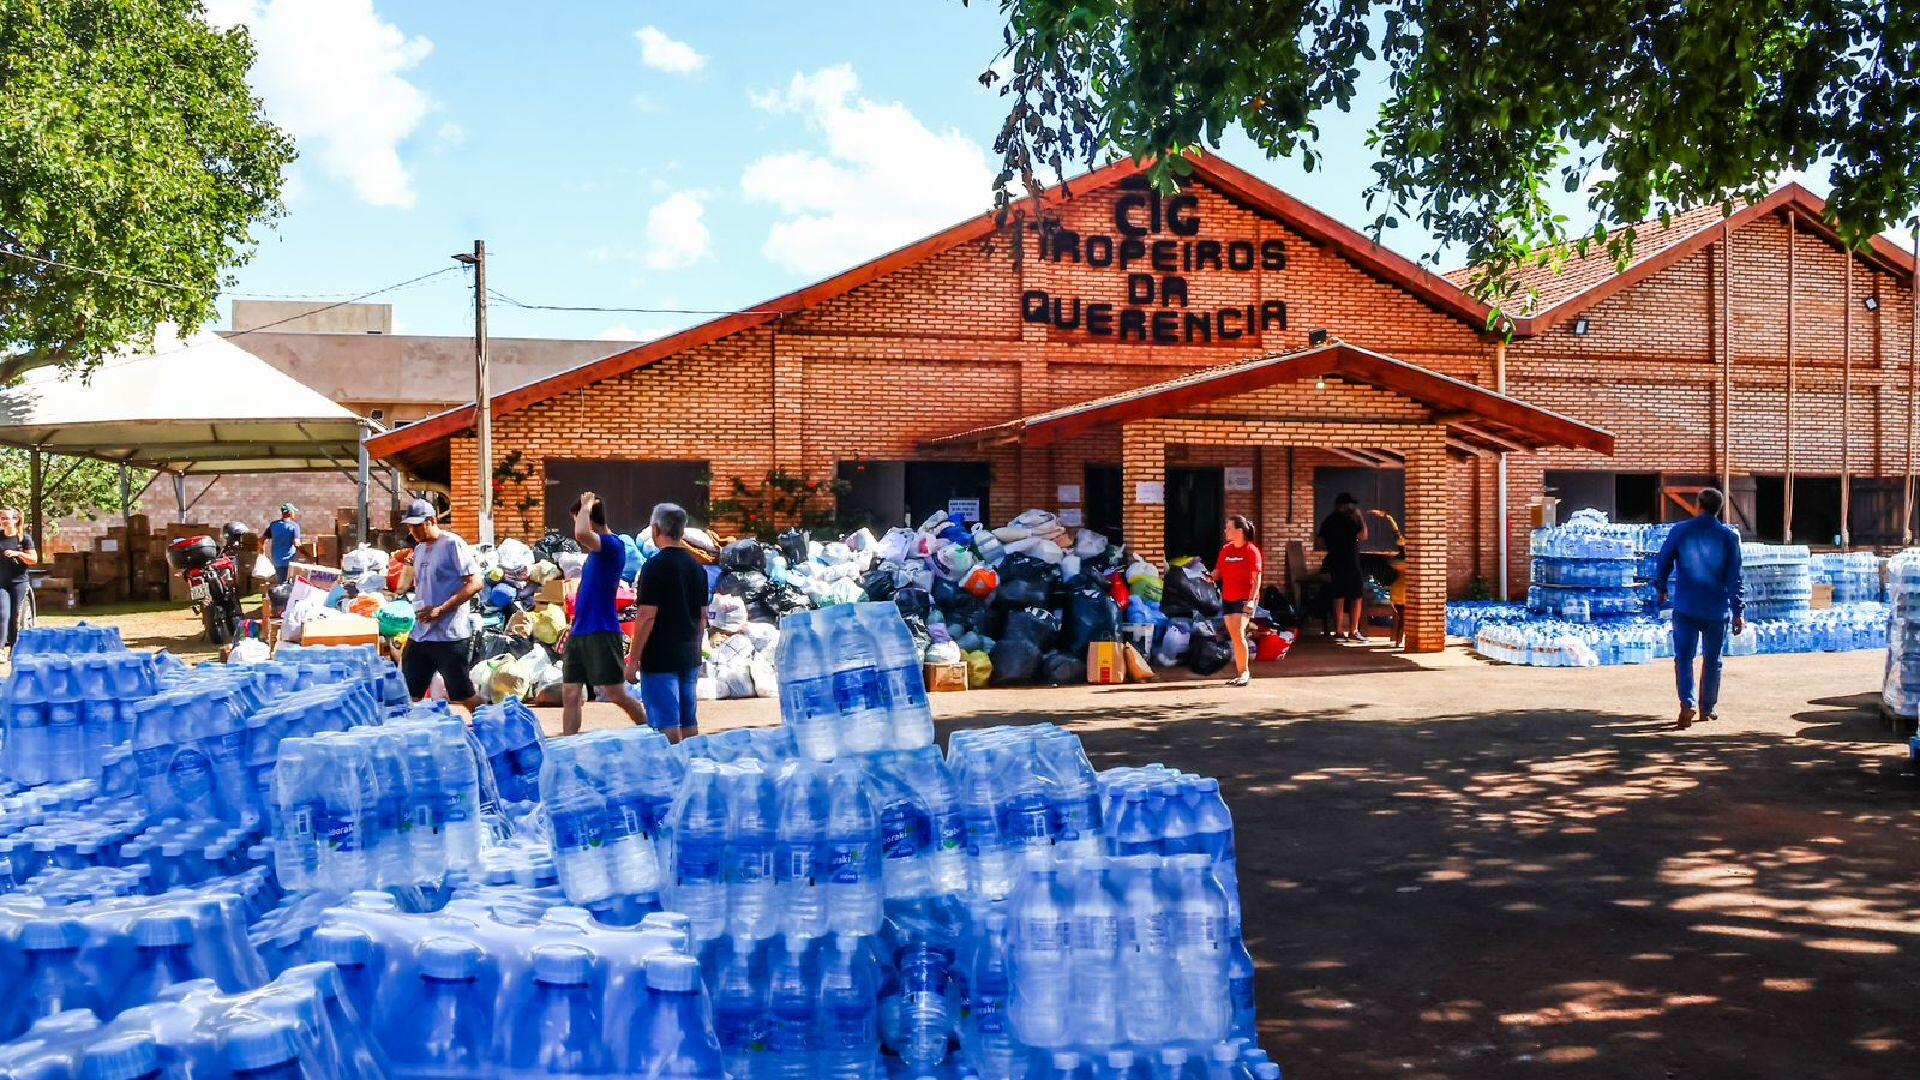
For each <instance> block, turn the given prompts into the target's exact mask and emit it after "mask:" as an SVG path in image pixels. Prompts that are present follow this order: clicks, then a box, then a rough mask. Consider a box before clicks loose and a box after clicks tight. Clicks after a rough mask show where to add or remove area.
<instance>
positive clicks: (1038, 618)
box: [998, 608, 1060, 650]
mask: <svg viewBox="0 0 1920 1080" xmlns="http://www.w3.org/2000/svg"><path fill="white" fill-rule="evenodd" d="M998 637H999V639H1000V640H1002V641H1031V642H1033V643H1034V644H1035V645H1037V646H1039V647H1040V648H1041V649H1042V650H1046V649H1049V648H1052V647H1053V643H1054V642H1055V641H1058V640H1059V639H1060V616H1059V615H1057V614H1055V613H1054V612H1051V611H1048V610H1047V609H1046V608H1021V609H1020V610H1019V611H1009V612H1007V621H1006V626H1005V628H1004V629H1002V630H1001V631H1000V633H999V635H998Z"/></svg>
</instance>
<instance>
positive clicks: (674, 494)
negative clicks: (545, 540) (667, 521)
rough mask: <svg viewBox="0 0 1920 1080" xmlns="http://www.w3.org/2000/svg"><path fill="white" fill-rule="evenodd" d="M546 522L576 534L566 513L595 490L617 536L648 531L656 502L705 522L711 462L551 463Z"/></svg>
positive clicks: (572, 460)
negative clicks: (674, 506) (675, 506)
mask: <svg viewBox="0 0 1920 1080" xmlns="http://www.w3.org/2000/svg"><path fill="white" fill-rule="evenodd" d="M546 469H547V487H546V492H547V495H546V504H547V505H546V515H545V517H546V523H547V528H549V529H559V530H560V531H561V532H563V533H566V534H567V535H569V536H571V535H573V518H572V517H571V516H570V515H569V514H568V513H567V511H568V509H569V508H571V507H572V506H573V500H574V499H576V498H578V497H579V496H580V493H581V492H583V491H591V492H593V493H594V494H596V495H599V496H600V498H602V499H604V500H605V501H606V504H607V525H608V526H609V527H610V528H612V529H613V531H614V532H619V533H629V534H631V533H636V532H639V531H640V530H641V529H644V528H646V527H647V518H648V517H649V516H650V515H651V514H652V513H653V506H654V504H655V503H663V502H671V503H679V504H680V505H681V506H683V507H686V510H687V516H688V517H690V518H692V519H693V520H694V521H695V522H696V523H699V524H704V523H705V522H706V520H707V471H708V470H707V463H706V462H704V461H613V460H594V459H587V458H548V459H547V462H546Z"/></svg>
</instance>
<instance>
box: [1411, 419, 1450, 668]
mask: <svg viewBox="0 0 1920 1080" xmlns="http://www.w3.org/2000/svg"><path fill="white" fill-rule="evenodd" d="M1444 440H1445V435H1444V432H1443V431H1442V430H1441V429H1439V428H1435V429H1433V431H1432V433H1431V435H1430V436H1428V437H1425V438H1422V439H1421V440H1419V441H1418V442H1417V443H1416V442H1412V441H1409V443H1408V445H1407V447H1406V455H1407V521H1406V534H1407V651H1408V652H1415V653H1426V652H1439V651H1440V650H1441V649H1443V648H1445V647H1446V644H1447V506H1448V492H1447V472H1448V469H1447V449H1446V442H1445V441H1444Z"/></svg>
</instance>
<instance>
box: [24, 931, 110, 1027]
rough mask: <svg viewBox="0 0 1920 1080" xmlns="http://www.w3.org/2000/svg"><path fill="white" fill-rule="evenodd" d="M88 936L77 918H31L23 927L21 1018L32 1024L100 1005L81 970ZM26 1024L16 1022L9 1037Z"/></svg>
mask: <svg viewBox="0 0 1920 1080" xmlns="http://www.w3.org/2000/svg"><path fill="white" fill-rule="evenodd" d="M85 939H86V931H85V929H83V928H82V927H81V925H80V924H79V922H77V921H75V920H73V919H64V918H57V917H56V918H38V919H29V920H27V923H26V925H24V926H22V927H21V929H20V952H21V955H22V959H23V960H24V961H25V964H26V970H25V971H23V972H21V975H20V981H19V982H18V983H17V984H15V985H17V986H19V987H21V988H22V989H23V990H24V995H23V998H24V1004H25V1009H24V1010H23V1014H24V1015H20V1017H19V1018H20V1019H21V1020H24V1021H25V1023H31V1022H33V1021H35V1020H38V1019H40V1018H41V1017H43V1016H52V1015H53V1014H54V1013H57V1012H61V1011H63V1010H66V1009H93V1008H97V1007H98V1004H99V1002H98V998H97V997H96V996H95V993H94V988H93V986H92V984H91V983H90V981H89V980H88V979H87V977H86V975H85V974H84V973H82V972H81V970H80V944H81V942H82V941H84V940H85ZM25 1023H16V1024H15V1025H14V1029H13V1030H11V1031H8V1032H7V1033H6V1037H7V1038H12V1037H13V1036H15V1035H18V1034H19V1032H20V1029H21V1028H22V1027H24V1026H25Z"/></svg>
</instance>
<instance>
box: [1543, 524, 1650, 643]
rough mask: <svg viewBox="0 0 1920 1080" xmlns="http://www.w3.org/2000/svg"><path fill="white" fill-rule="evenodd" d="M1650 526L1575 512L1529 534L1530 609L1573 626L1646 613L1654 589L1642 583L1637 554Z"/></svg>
mask: <svg viewBox="0 0 1920 1080" xmlns="http://www.w3.org/2000/svg"><path fill="white" fill-rule="evenodd" d="M1650 528H1651V527H1650V526H1645V525H1614V524H1610V523H1609V522H1608V521H1607V517H1606V515H1605V514H1603V513H1601V512H1600V511H1598V510H1576V511H1574V513H1573V514H1572V515H1571V516H1570V517H1569V518H1568V520H1567V523H1566V524H1565V525H1560V526H1550V527H1546V528H1540V529H1535V530H1533V534H1532V536H1531V538H1530V542H1529V547H1530V550H1531V552H1532V555H1533V574H1532V585H1531V587H1529V589H1528V590H1527V607H1528V609H1529V610H1531V611H1533V612H1535V613H1539V614H1543V615H1546V616H1548V617H1551V618H1559V619H1562V620H1564V621H1567V622H1573V623H1583V622H1589V621H1591V620H1593V619H1594V618H1596V617H1604V616H1612V615H1634V614H1638V613H1640V612H1642V611H1644V610H1646V608H1647V606H1648V601H1649V600H1651V599H1652V591H1651V590H1650V589H1648V588H1647V587H1646V586H1645V584H1644V581H1645V577H1644V576H1643V573H1642V555H1641V552H1642V549H1643V548H1644V547H1645V546H1646V544H1647V542H1648V532H1649V529H1650Z"/></svg>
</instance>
